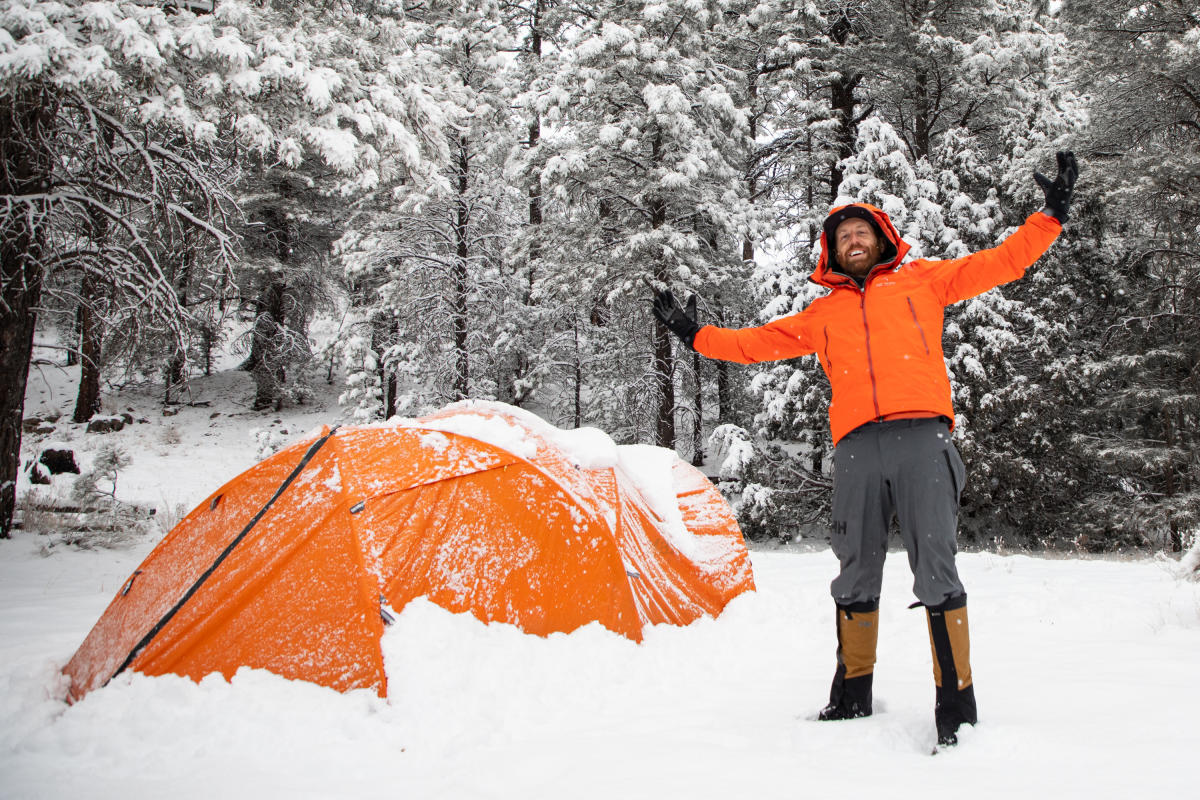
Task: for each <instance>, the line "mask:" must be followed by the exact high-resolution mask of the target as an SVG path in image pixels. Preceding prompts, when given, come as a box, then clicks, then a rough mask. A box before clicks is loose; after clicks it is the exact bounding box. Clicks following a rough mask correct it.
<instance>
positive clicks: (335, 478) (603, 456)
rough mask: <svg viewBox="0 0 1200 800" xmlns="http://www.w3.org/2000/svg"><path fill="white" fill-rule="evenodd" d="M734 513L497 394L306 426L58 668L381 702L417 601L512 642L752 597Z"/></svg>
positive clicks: (594, 433) (199, 512)
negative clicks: (396, 627) (278, 680)
mask: <svg viewBox="0 0 1200 800" xmlns="http://www.w3.org/2000/svg"><path fill="white" fill-rule="evenodd" d="M753 588H754V583H753V576H752V574H751V569H750V562H749V557H748V555H747V553H746V549H745V545H744V543H743V541H742V536H741V532H740V530H739V529H738V526H737V521H736V520H735V519H734V517H733V515H732V513H731V512H730V510H729V507H728V506H727V505H726V504H725V502H724V500H723V499H722V498H721V496H720V494H719V493H718V492H717V491H716V489H715V488H714V487H713V486H712V484H711V483H709V481H708V480H707V479H706V478H705V477H704V475H702V474H701V473H700V472H699V471H697V470H696V469H695V468H693V467H691V466H689V465H688V464H686V463H684V462H683V461H681V460H679V459H678V458H677V457H676V456H675V454H674V453H672V452H671V451H669V450H664V449H661V448H656V447H650V446H645V445H631V446H620V447H618V446H617V445H615V444H613V442H612V440H611V439H609V438H608V437H607V436H606V435H605V434H603V433H602V432H600V431H598V430H596V429H589V428H582V429H579V430H575V431H562V430H559V429H558V428H555V427H553V426H551V425H550V424H548V423H546V422H544V421H542V420H541V419H539V418H538V417H536V416H534V415H532V414H529V413H528V412H524V411H521V410H519V409H516V408H513V407H510V406H506V405H503V404H499V403H479V402H471V401H468V402H464V403H458V404H455V405H453V406H450V407H449V408H447V409H444V410H442V411H440V412H438V413H436V414H433V415H431V416H429V417H424V418H421V419H418V420H404V421H392V422H389V423H385V424H377V425H366V426H353V427H351V426H347V427H339V428H335V429H333V430H329V429H324V430H322V431H321V432H320V434H318V435H317V436H316V438H313V439H310V440H308V441H305V442H302V443H300V444H296V445H294V446H292V447H290V448H288V449H285V450H282V451H280V452H279V453H276V454H275V455H274V456H272V457H270V458H268V459H266V460H264V461H263V462H261V463H259V464H257V465H256V466H254V467H252V468H250V469H249V470H247V471H246V472H243V473H242V474H241V475H239V476H237V477H236V478H234V479H233V480H232V481H230V482H229V483H227V484H226V485H224V486H222V487H221V488H220V489H218V490H217V491H216V492H215V493H214V494H213V495H212V496H211V497H209V498H208V499H207V500H205V501H204V502H203V503H201V504H200V506H199V507H197V508H196V509H195V510H193V511H192V512H191V513H190V514H188V516H187V517H186V518H184V519H183V520H182V521H181V522H180V523H179V524H178V525H177V526H176V527H175V528H174V529H173V530H172V531H171V532H170V533H169V534H168V535H167V536H166V537H165V538H164V539H163V541H162V542H161V543H159V545H158V546H157V547H156V548H155V549H154V550H153V551H152V552H151V553H150V555H149V556H147V557H146V560H145V561H143V562H142V564H141V565H140V566H139V567H138V568H137V569H136V570H135V571H134V573H133V575H131V576H130V578H129V579H128V581H127V582H126V583H125V584H124V586H122V588H121V589H120V590H119V591H118V593H117V596H116V597H115V598H114V599H113V601H112V603H111V604H110V605H109V607H108V609H107V610H106V611H105V612H104V614H103V615H102V616H101V617H100V619H99V621H98V622H97V623H96V625H95V627H94V628H93V629H92V630H91V632H90V633H89V634H88V636H87V638H86V639H85V640H84V642H83V644H82V645H81V646H80V648H79V650H78V651H77V652H76V653H75V655H74V657H72V659H71V661H70V662H69V663H68V664H67V665H66V667H65V668H64V670H63V671H64V672H65V673H66V674H67V675H68V676H69V678H70V683H71V685H70V690H69V699H71V700H72V701H74V700H78V699H79V698H81V697H83V696H84V694H86V693H87V692H89V691H91V690H92V689H95V688H97V687H99V686H102V685H104V684H105V683H107V682H108V681H109V680H110V679H111V678H112V677H113V676H115V675H117V674H120V673H121V672H123V671H125V670H133V671H136V672H141V673H144V674H148V675H161V674H165V673H173V674H178V675H185V676H188V677H191V678H193V679H195V680H199V679H200V678H201V677H203V676H204V675H207V674H209V673H212V672H220V673H222V674H223V675H224V676H225V677H226V678H229V677H231V676H232V675H233V673H234V672H236V671H237V669H238V668H239V667H243V666H246V667H255V668H261V669H266V670H269V671H271V672H274V673H276V674H279V675H282V676H284V677H287V678H296V679H302V680H307V681H312V682H315V683H320V684H324V685H326V686H331V687H333V688H335V689H338V690H341V691H347V690H350V689H357V688H371V689H375V690H376V691H377V692H378V693H379V694H380V695H386V693H387V681H386V675H385V672H384V664H383V656H382V652H381V646H380V638H381V636H382V635H383V631H384V626H385V625H386V624H388V622H390V620H391V613H392V611H393V610H399V609H402V608H403V607H404V605H405V604H406V603H408V601H410V600H412V599H413V598H416V597H421V596H425V597H427V598H428V599H429V600H430V601H432V602H433V603H436V604H438V605H440V606H442V607H443V608H445V609H447V610H449V611H452V612H456V613H460V612H467V611H470V612H471V613H473V614H474V615H475V616H477V617H478V618H480V619H481V620H483V621H485V622H491V621H499V622H506V623H511V624H513V625H517V626H519V627H520V628H521V629H522V630H524V631H526V632H527V633H531V634H540V635H547V634H550V633H554V632H560V631H561V632H570V631H572V630H575V629H576V628H578V627H580V626H582V625H587V624H589V623H592V622H599V623H600V624H601V625H603V626H604V627H606V628H608V629H610V630H612V631H615V632H617V633H621V634H624V635H625V636H628V637H629V638H631V639H633V640H635V641H640V640H641V638H642V630H643V627H644V626H645V625H647V624H656V623H674V624H678V625H685V624H687V623H690V622H692V621H693V620H695V619H697V618H698V617H700V616H701V615H705V614H708V615H713V616H716V615H717V614H719V613H720V612H721V610H722V609H723V608H724V607H725V605H726V603H728V602H729V600H730V599H732V598H733V597H735V596H736V595H738V594H740V593H741V592H744V591H746V590H748V589H753Z"/></svg>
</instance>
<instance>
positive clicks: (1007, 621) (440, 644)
mask: <svg viewBox="0 0 1200 800" xmlns="http://www.w3.org/2000/svg"><path fill="white" fill-rule="evenodd" d="M36 381H37V378H35V379H34V380H33V381H31V386H30V405H29V409H28V410H27V414H32V413H36V412H37V411H38V410H39V409H43V408H45V407H47V406H48V405H51V404H58V405H59V407H60V408H63V409H64V410H65V409H67V408H69V401H70V400H71V399H73V397H68V398H66V399H64V398H63V397H62V394H63V390H62V388H61V387H59V388H58V389H57V390H56V391H55V392H51V395H52V396H57V399H56V400H50V401H46V400H45V396H46V395H45V393H46V392H47V391H49V387H48V386H44V387H42V388H41V389H40V390H39V386H38V384H37V383H36ZM247 381H248V379H247V378H246V377H245V376H244V375H240V374H237V373H228V374H225V375H222V376H217V378H215V379H213V380H212V381H210V382H208V383H207V384H205V386H204V391H205V392H207V393H208V396H207V398H198V399H211V400H213V405H211V406H208V407H202V408H197V407H185V408H183V409H182V410H181V412H180V414H178V415H177V416H173V417H163V416H161V412H160V411H158V410H157V409H156V407H155V406H154V404H153V399H152V398H150V397H148V396H147V397H140V398H139V397H137V396H135V395H128V396H122V397H121V398H119V400H113V399H109V401H108V402H109V405H110V407H113V409H114V410H118V411H120V410H125V408H126V407H128V408H132V409H134V412H135V416H137V417H139V418H142V419H146V420H147V421H146V422H144V423H140V424H139V423H135V424H134V425H133V426H131V427H130V428H127V429H126V430H125V431H121V432H119V433H116V434H109V435H108V436H107V437H100V436H98V435H95V434H93V435H91V436H85V435H84V434H82V433H81V432H80V431H79V430H78V429H76V428H74V427H73V426H70V425H66V424H60V425H59V430H57V431H55V432H54V433H53V434H47V435H46V436H44V437H42V439H41V441H52V440H53V441H64V442H68V443H73V444H74V445H75V446H76V447H77V448H78V449H79V450H80V451H81V452H83V453H85V454H86V453H89V452H94V450H95V448H96V447H97V446H98V445H97V442H99V441H101V439H103V441H105V442H119V443H121V445H122V446H123V447H125V448H126V450H127V451H128V452H129V454H130V455H131V457H132V463H131V464H130V466H129V467H128V468H127V469H126V470H124V471H123V472H122V473H121V477H120V479H119V482H118V496H119V497H125V498H126V499H136V500H138V501H140V502H144V503H149V504H152V505H160V507H161V508H162V509H163V511H161V512H160V513H169V512H170V507H171V506H177V505H181V504H182V505H187V506H188V507H190V506H191V505H192V504H195V503H196V502H199V500H201V499H202V498H203V497H204V496H205V494H207V492H209V491H211V490H212V489H213V488H215V487H216V486H218V485H219V484H220V483H223V482H224V481H225V480H227V479H228V478H230V477H232V476H233V475H235V474H237V473H238V472H240V471H241V470H242V469H244V468H245V467H246V466H248V465H249V464H250V463H252V462H253V461H254V459H255V457H256V454H257V452H258V442H259V439H260V438H262V437H255V436H253V435H251V434H250V433H249V432H250V431H251V430H252V429H257V430H259V431H262V432H264V436H265V435H266V434H267V432H276V433H274V434H272V435H275V436H277V437H278V438H279V439H281V440H283V441H291V440H294V439H295V438H297V437H298V436H299V435H301V434H303V433H304V432H305V431H307V430H309V429H311V428H313V427H315V426H316V425H317V424H319V423H320V422H325V421H330V420H331V419H332V418H333V417H334V416H336V414H337V410H336V409H335V408H333V407H331V406H328V405H322V404H320V403H318V404H316V405H315V406H312V407H310V408H308V409H302V410H301V411H300V413H296V412H289V414H288V415H287V416H279V415H271V414H268V415H262V414H254V413H251V412H249V411H247V410H245V409H244V408H243V409H239V408H238V407H237V406H236V405H235V403H236V402H237V401H238V400H239V399H244V398H245V397H246V396H247V394H248V384H247V383H246V382H247ZM39 391H40V392H41V394H39ZM117 406H119V407H117ZM214 414H216V415H217V416H213V415H214ZM275 420H279V421H278V422H276V421H275ZM283 430H287V431H288V433H286V434H284V433H279V432H280V431H283ZM36 438H37V437H30V439H29V444H30V445H31V446H32V445H34V444H36V442H35V441H34V440H35V439H36ZM56 480H63V479H56ZM58 490H59V487H58V486H56V487H55V491H58ZM155 540H156V539H155V537H154V536H153V535H147V536H142V537H140V538H136V539H135V540H134V541H133V542H132V543H131V544H130V545H129V546H127V547H126V548H124V549H116V550H104V549H100V550H91V551H80V550H76V549H72V548H69V547H66V546H62V545H53V541H54V540H53V538H52V537H50V536H47V535H45V534H43V533H41V532H38V531H31V530H23V531H18V532H17V533H16V535H15V536H14V538H13V539H12V540H11V541H0V798H43V797H44V798H121V799H122V800H129V798H158V797H172V798H212V797H223V798H242V797H245V798H255V799H256V800H258V799H259V798H263V797H268V798H272V797H284V798H343V797H345V798H385V797H386V798H393V797H403V798H591V797H595V798H605V800H611V798H614V797H623V798H674V797H681V798H682V797H687V798H721V800H728V799H729V798H734V797H754V798H796V797H806V796H813V797H823V796H831V795H833V794H834V793H836V795H837V796H847V795H850V796H864V797H881V798H882V797H889V798H909V797H911V798H920V799H921V800H926V798H930V797H935V798H936V797H1009V796H1014V795H1017V796H1033V797H1053V798H1074V797H1079V798H1085V797H1086V798H1109V797H1111V798H1118V797H1120V798H1125V797H1132V796H1137V797H1151V798H1157V797H1171V798H1173V797H1189V796H1194V794H1195V787H1196V779H1195V772H1194V762H1192V761H1191V758H1192V757H1194V754H1195V752H1196V748H1197V745H1198V744H1200V723H1198V722H1197V720H1200V691H1197V681H1198V677H1200V583H1197V582H1195V581H1192V580H1188V579H1185V578H1182V577H1180V576H1179V570H1178V565H1177V564H1175V563H1174V562H1171V561H1168V560H1160V559H1153V558H1146V559H1142V560H1117V559H1076V558H1032V557H1028V556H1000V555H992V554H968V555H964V556H963V557H962V558H961V562H960V569H961V571H962V573H963V576H964V580H965V582H966V584H967V587H968V591H969V593H970V613H971V623H972V635H973V641H972V649H973V651H974V652H973V662H974V663H973V668H974V670H973V671H974V676H975V680H976V687H977V689H976V691H977V697H978V702H979V709H980V717H981V723H980V725H979V726H978V727H976V728H974V729H967V730H965V731H964V732H963V733H962V735H961V740H962V742H961V745H960V746H959V747H958V748H956V749H953V750H950V751H943V752H941V753H939V754H938V755H936V756H935V757H932V758H931V757H930V755H929V754H930V750H931V748H932V746H933V741H934V730H933V720H932V704H933V683H932V677H931V665H930V650H929V644H928V636H927V634H926V629H925V618H924V614H923V612H921V611H920V610H908V609H907V608H906V606H907V604H908V602H909V601H910V600H911V593H910V588H909V587H910V582H911V578H910V576H909V574H908V570H907V565H906V561H905V558H904V556H903V554H901V553H896V554H894V555H893V557H892V558H891V559H890V560H889V562H888V567H887V571H886V573H885V583H884V599H883V605H882V608H881V613H880V620H881V621H880V629H881V631H880V643H879V665H878V668H877V672H876V685H875V696H876V715H875V716H874V717H871V718H868V719H862V720H854V721H850V722H839V723H820V722H816V721H814V716H815V714H816V712H817V710H818V709H819V708H820V707H821V706H822V705H823V702H824V700H825V697H826V694H827V692H828V683H829V678H830V677H831V674H832V669H833V649H834V636H833V608H832V604H831V601H830V599H829V596H828V591H827V587H828V583H829V580H830V579H831V578H832V576H833V574H834V570H835V567H836V564H835V561H834V559H833V557H832V555H830V554H829V553H828V552H827V551H823V550H822V551H816V552H812V551H802V550H756V551H753V552H752V557H753V564H754V571H755V579H756V582H757V585H758V590H757V591H756V592H754V593H751V594H746V595H743V596H742V597H740V598H738V599H736V600H735V601H734V602H733V603H732V604H731V605H730V606H729V608H728V609H727V610H726V612H725V613H724V614H723V615H722V616H721V617H720V618H718V619H715V620H712V619H706V620H703V621H701V622H699V623H696V624H694V625H691V626H689V627H687V628H678V627H671V626H658V627H656V628H653V629H651V630H649V631H648V633H647V636H646V639H645V641H644V642H643V643H642V644H640V645H637V644H633V643H632V642H630V641H629V640H627V639H624V638H622V637H620V636H617V635H615V634H612V633H609V632H607V631H605V630H603V629H600V628H598V627H595V626H593V627H589V628H584V629H582V630H580V631H577V632H575V633H573V634H571V635H555V636H552V637H550V638H549V639H542V638H537V637H532V636H527V635H524V634H522V633H520V632H519V631H517V630H516V629H514V628H510V627H507V626H501V625H492V626H485V625H483V624H481V623H479V622H477V621H476V620H474V619H473V618H471V617H464V616H454V615H451V614H448V613H447V612H445V611H442V610H441V609H439V608H436V607H434V606H432V605H430V604H428V603H426V602H423V601H417V602H415V603H413V604H411V605H410V606H409V607H408V608H407V609H406V610H405V611H404V612H403V613H402V614H401V615H400V616H399V619H398V621H397V624H396V625H394V626H392V627H391V628H390V629H389V632H388V634H387V638H386V640H385V649H386V655H387V667H388V673H389V682H390V687H391V696H390V697H388V698H387V699H386V700H383V699H380V698H378V697H376V696H375V695H374V694H371V693H368V692H357V693H350V694H339V693H337V692H334V691H332V690H329V689H325V688H321V687H318V686H314V685H311V684H305V683H300V682H290V681H286V680H283V679H281V678H278V677H276V676H273V675H271V674H268V673H264V672H261V671H249V670H245V671H243V672H241V673H239V674H238V675H237V676H236V677H235V678H234V680H233V681H232V682H231V683H227V682H225V681H224V680H222V679H221V678H220V677H219V676H216V677H211V678H209V679H206V680H205V681H203V682H202V683H200V684H199V685H197V684H195V683H193V682H191V681H189V680H187V679H183V678H174V677H158V678H147V677H144V676H141V675H136V674H128V673H126V674H124V675H122V676H120V677H119V678H117V679H116V680H114V681H113V682H112V683H110V684H109V685H108V686H107V687H106V688H104V689H101V690H98V691H95V692H92V693H91V694H89V695H88V696H87V697H86V698H85V699H84V700H83V701H82V702H80V703H78V704H76V705H74V706H70V707H68V706H67V705H65V704H64V703H63V702H61V700H59V697H60V696H61V693H62V684H61V677H60V674H59V672H58V670H59V669H60V668H61V666H62V665H63V664H64V663H65V662H66V660H67V659H68V658H69V657H70V656H71V654H72V653H73V652H74V650H75V648H76V647H77V646H78V645H79V643H80V642H81V641H82V639H83V637H84V635H85V634H86V633H87V631H88V630H89V629H90V628H91V626H92V624H93V623H94V622H95V621H96V619H97V618H98V617H99V615H100V613H101V612H102V611H103V610H104V608H105V606H106V605H107V604H108V602H109V600H111V598H112V596H113V594H114V593H115V592H116V591H117V589H118V588H119V587H120V586H121V584H122V583H123V582H124V581H125V579H126V578H127V577H128V575H129V574H130V572H132V570H133V569H134V568H135V567H136V566H137V565H138V563H139V562H140V561H141V559H142V558H144V557H145V555H146V554H147V553H148V552H149V550H150V549H151V548H152V547H153V545H154V543H155ZM47 545H52V546H49V547H48V546H47Z"/></svg>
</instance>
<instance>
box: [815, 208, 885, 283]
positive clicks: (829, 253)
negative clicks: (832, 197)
mask: <svg viewBox="0 0 1200 800" xmlns="http://www.w3.org/2000/svg"><path fill="white" fill-rule="evenodd" d="M852 217H858V218H859V219H865V220H866V221H867V222H869V223H871V227H873V228H874V229H875V233H876V235H877V236H879V238H881V239H882V240H883V252H882V253H881V254H880V256H879V263H880V264H881V265H883V267H884V268H885V269H890V268H892V267H895V266H896V265H897V264H899V263H900V262H901V260H903V258H904V256H905V255H906V254H907V253H908V251H909V245H908V243H907V242H905V241H904V240H903V239H901V238H900V234H899V233H897V232H896V228H895V226H893V225H892V220H891V218H889V217H888V215H887V214H885V213H883V211H882V210H880V209H878V208H876V207H875V206H873V205H871V204H869V203H850V204H849V205H844V206H838V207H836V208H834V209H833V210H832V211H830V212H829V216H828V217H826V218H825V222H824V224H823V225H822V226H821V257H820V258H819V259H817V268H816V269H815V270H813V274H812V280H813V281H815V282H816V283H819V284H821V285H822V286H835V285H837V284H839V283H843V282H844V281H845V280H852V279H851V278H848V277H844V276H845V273H843V272H842V271H841V267H840V266H839V265H838V263H837V255H836V254H835V250H836V247H835V246H834V242H835V238H834V233H835V232H836V231H837V227H838V225H841V224H842V223H843V222H845V221H846V220H847V219H850V218H852Z"/></svg>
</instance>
